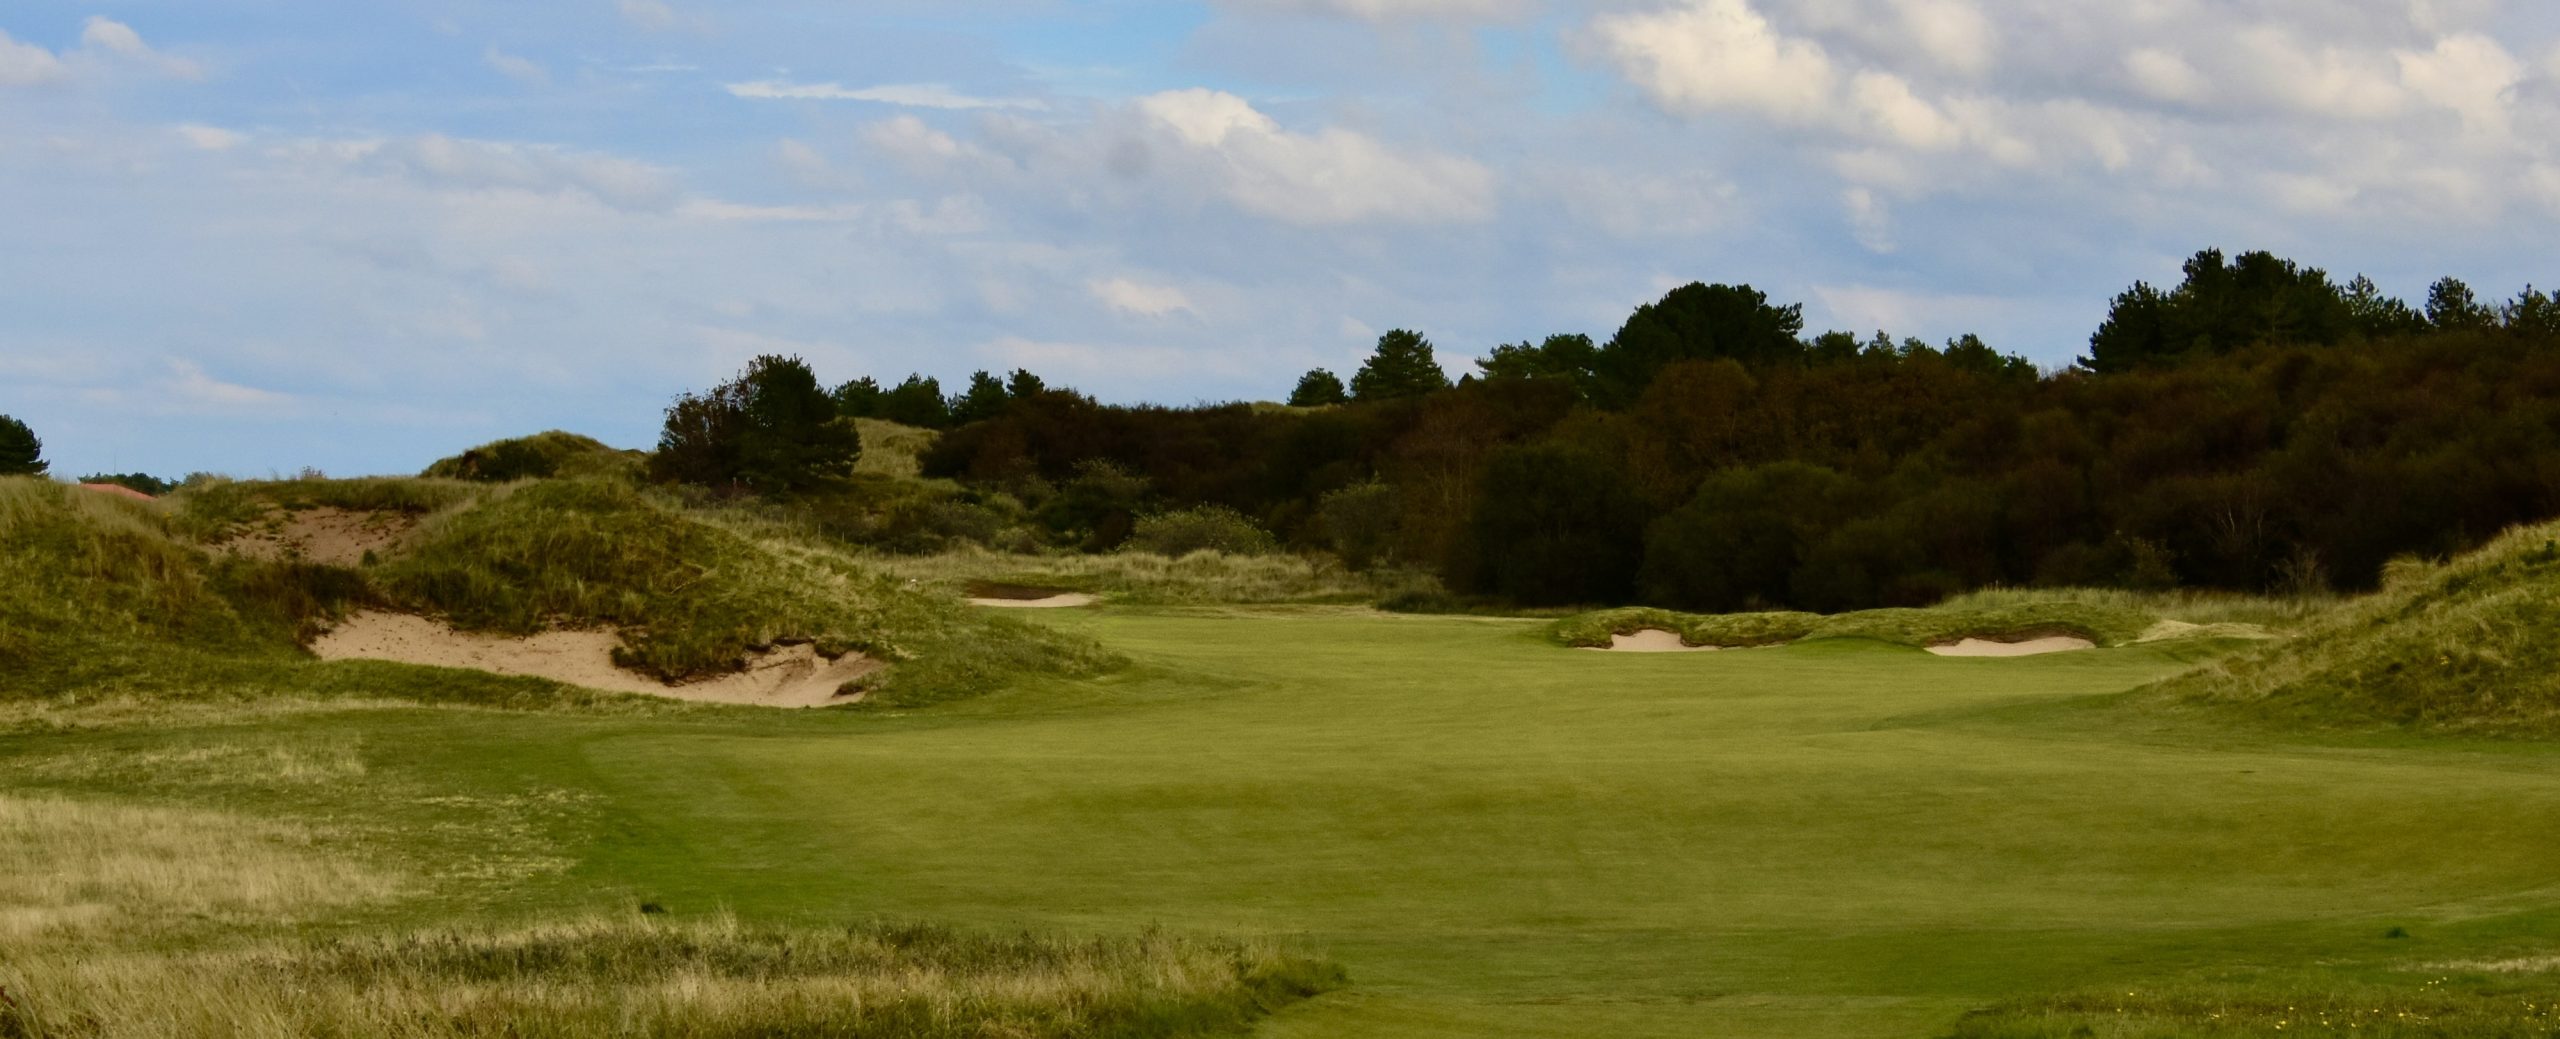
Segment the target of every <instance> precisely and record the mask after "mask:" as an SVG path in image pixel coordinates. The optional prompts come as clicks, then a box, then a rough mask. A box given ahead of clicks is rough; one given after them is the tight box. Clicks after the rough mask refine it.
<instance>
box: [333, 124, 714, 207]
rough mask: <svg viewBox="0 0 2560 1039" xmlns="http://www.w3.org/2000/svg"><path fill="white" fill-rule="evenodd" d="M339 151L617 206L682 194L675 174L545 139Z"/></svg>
mask: <svg viewBox="0 0 2560 1039" xmlns="http://www.w3.org/2000/svg"><path fill="white" fill-rule="evenodd" d="M335 150H336V151H338V152H341V153H343V154H346V155H347V156H349V157H351V158H354V159H357V160H359V161H360V163H361V164H362V165H363V166H365V167H367V168H371V169H375V170H380V171H385V172H396V173H400V174H403V175H406V176H409V177H411V178H413V179H416V180H419V181H422V182H426V183H430V184H436V185H440V186H444V187H453V188H463V189H471V190H485V189H490V188H513V189H518V190H524V191H532V192H538V193H546V194H548V193H559V192H568V191H574V192H578V193H581V194H585V195H587V196H590V197H593V198H595V199H596V200H598V201H601V202H603V203H605V204H606V205H609V206H613V207H615V208H617V209H632V210H656V209H665V208H666V207H668V206H670V205H673V204H674V203H675V202H676V200H677V195H678V186H677V183H676V178H675V176H674V174H672V173H670V172H669V171H667V170H665V169H662V168H660V167H657V166H652V165H649V164H647V163H643V162H635V161H632V160H630V159H623V158H618V157H615V156H610V155H599V154H595V153H592V152H579V151H571V150H568V149H565V148H554V147H549V146H545V145H534V144H517V143H510V142H503V141H478V140H470V139H467V138H456V137H447V136H445V135H443V134H427V135H425V136H421V137H409V138H401V139H398V140H390V141H373V142H357V143H354V144H350V145H344V146H340V147H338V148H337V149H335Z"/></svg>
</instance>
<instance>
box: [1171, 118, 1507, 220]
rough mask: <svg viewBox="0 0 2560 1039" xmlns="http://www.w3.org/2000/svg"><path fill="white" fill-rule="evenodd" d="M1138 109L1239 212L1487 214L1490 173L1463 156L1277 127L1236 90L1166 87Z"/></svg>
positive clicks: (1312, 216)
mask: <svg viewBox="0 0 2560 1039" xmlns="http://www.w3.org/2000/svg"><path fill="white" fill-rule="evenodd" d="M1137 109H1138V112H1139V114H1140V115H1141V116H1143V117H1144V118H1145V119H1147V120H1149V121H1151V122H1152V123H1153V124H1154V125H1155V126H1156V127H1158V128H1159V129H1160V130H1161V131H1162V132H1164V134H1165V135H1166V136H1168V137H1170V138H1172V140H1173V143H1174V144H1175V145H1176V146H1177V147H1178V148H1179V149H1180V154H1181V157H1183V158H1187V159H1190V160H1193V161H1192V163H1191V172H1194V173H1195V174H1196V175H1199V176H1203V177H1205V178H1207V179H1208V180H1209V181H1210V182H1211V183H1213V184H1215V185H1216V186H1217V189H1218V190H1219V192H1220V193H1221V194H1223V195H1225V196H1226V197H1227V199H1228V200H1229V201H1231V202H1233V203H1235V204H1236V205H1237V206H1238V207H1240V208H1242V209H1244V210H1246V211H1247V212H1251V213H1255V214H1257V215H1260V216H1265V217H1270V218H1272V219H1276V220H1282V221H1286V222H1289V223H1296V224H1307V225H1326V224H1348V223H1361V222H1367V221H1394V222H1418V223H1441V222H1451V221H1461V222H1463V221H1476V220H1483V219H1486V218H1487V217H1490V216H1491V215H1492V213H1493V204H1494V198H1493V195H1494V191H1493V173H1492V171H1490V170H1487V169H1486V168H1485V167H1483V166H1482V165H1479V164H1477V163H1476V162H1474V161H1473V160H1470V159H1466V158H1463V157H1459V156H1454V155H1446V154H1442V153H1437V152H1429V151H1422V150H1419V149H1413V148H1389V147H1387V146H1386V145H1384V144H1381V143H1379V142H1378V141H1376V140H1375V139H1372V138H1370V137H1367V136H1365V135H1362V134H1358V133H1353V132H1351V131H1349V130H1343V129H1339V128H1331V129H1326V130H1322V131H1318V132H1316V133H1312V134H1303V133H1294V132H1291V131H1288V130H1285V129H1282V128H1281V127H1280V125H1279V124H1278V123H1277V122H1276V121H1274V120H1273V119H1272V118H1271V117H1269V116H1267V115H1264V114H1263V113H1261V112H1259V111H1256V110H1255V109H1254V108H1253V106H1252V105H1251V104H1250V103H1248V102H1247V101H1245V100H1244V99H1243V98H1240V97H1237V96H1235V95H1233V94H1228V93H1223V92H1220V91H1215V90H1202V89H1192V90H1176V91H1169V92H1166V93H1161V94H1153V95H1149V96H1147V97H1144V98H1140V99H1139V100H1138V104H1137Z"/></svg>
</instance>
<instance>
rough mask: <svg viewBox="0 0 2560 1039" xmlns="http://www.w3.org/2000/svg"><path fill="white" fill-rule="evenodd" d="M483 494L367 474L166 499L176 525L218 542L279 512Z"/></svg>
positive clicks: (429, 504) (419, 504)
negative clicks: (340, 478)
mask: <svg viewBox="0 0 2560 1039" xmlns="http://www.w3.org/2000/svg"><path fill="white" fill-rule="evenodd" d="M486 492H487V488H486V487H485V486H483V485H480V484H475V483H471V482H469V481H465V480H449V479H432V478H428V477H406V476H368V477H362V478H359V479H353V480H331V479H325V478H316V477H315V478H310V479H299V480H213V481H209V482H205V483H200V484H193V485H190V486H188V487H186V488H185V489H182V490H180V491H179V492H178V493H176V494H174V495H171V496H169V497H168V498H167V499H164V501H166V502H167V503H168V505H169V506H170V507H171V508H172V509H174V510H175V511H174V512H173V513H172V517H171V518H172V520H173V524H174V529H175V530H177V531H178V532H180V533H183V534H185V535H187V536H188V537H190V538H193V539H195V540H197V541H201V542H205V543H212V542H217V541H222V540H224V539H226V538H229V537H231V536H233V535H236V534H238V533H240V532H241V531H243V530H245V529H247V528H249V527H252V526H255V525H257V524H259V523H263V522H265V521H266V520H267V519H268V518H269V517H271V516H273V515H274V514H275V513H276V512H277V511H278V510H284V511H299V510H303V509H317V508H336V509H346V510H348V511H350V512H401V513H408V514H410V515H425V514H427V513H431V512H436V511H438V510H442V509H447V508H451V507H454V506H458V505H463V504H466V503H469V502H471V501H473V500H475V499H477V498H479V497H480V496H481V495H482V494H484V493H486Z"/></svg>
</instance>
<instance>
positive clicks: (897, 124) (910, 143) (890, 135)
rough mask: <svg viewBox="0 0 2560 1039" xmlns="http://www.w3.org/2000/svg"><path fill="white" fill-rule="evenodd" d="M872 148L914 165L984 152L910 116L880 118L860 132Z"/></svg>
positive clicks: (963, 157)
mask: <svg viewBox="0 0 2560 1039" xmlns="http://www.w3.org/2000/svg"><path fill="white" fill-rule="evenodd" d="M863 137H864V139H865V140H868V141H870V142H871V145H872V147H875V148H878V149H880V150H881V151H885V152H888V153H889V155H890V157H892V158H895V159H897V160H899V161H901V162H905V163H907V164H909V165H915V166H929V165H933V164H938V163H943V162H949V161H952V160H955V159H974V158H979V157H981V156H982V155H983V154H984V153H982V152H980V151H979V150H978V149H977V148H974V147H971V146H969V145H966V144H962V143H960V140H959V138H956V137H953V136H951V135H950V134H947V133H944V132H942V131H940V130H936V129H934V128H933V127H931V126H928V125H926V124H925V121H924V120H922V119H918V118H916V117H914V116H911V115H902V116H898V117H896V118H893V119H886V120H882V121H880V122H877V123H873V124H871V126H870V127H869V128H868V129H866V130H864V131H863Z"/></svg>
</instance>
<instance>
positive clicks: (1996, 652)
mask: <svg viewBox="0 0 2560 1039" xmlns="http://www.w3.org/2000/svg"><path fill="white" fill-rule="evenodd" d="M2096 648H2098V644H2097V643H2095V642H2091V641H2089V640H2088V639H2084V638H2074V637H2072V636H2069V635H2056V636H2053V637H2051V638H2041V639H2027V640H2025V641H2023V642H1993V641H1990V640H1988V639H1966V640H1964V641H1962V642H1950V643H1946V644H1944V645H1937V646H1931V647H1929V652H1931V653H1935V654H1937V655H1939V656H1942V657H2033V656H2041V655H2043V654H2046V653H2069V652H2072V651H2074V650H2083V649H2096Z"/></svg>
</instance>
